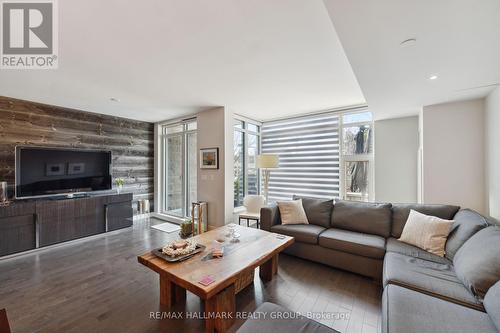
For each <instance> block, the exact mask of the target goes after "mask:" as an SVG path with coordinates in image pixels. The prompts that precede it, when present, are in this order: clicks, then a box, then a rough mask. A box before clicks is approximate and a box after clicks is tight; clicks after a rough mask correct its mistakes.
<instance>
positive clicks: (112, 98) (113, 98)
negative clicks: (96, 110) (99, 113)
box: [109, 97, 120, 103]
mask: <svg viewBox="0 0 500 333" xmlns="http://www.w3.org/2000/svg"><path fill="white" fill-rule="evenodd" d="M109 100H110V101H111V102H116V103H118V102H119V101H120V100H119V99H118V98H115V97H111V98H110V99H109Z"/></svg>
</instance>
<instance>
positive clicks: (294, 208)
mask: <svg viewBox="0 0 500 333" xmlns="http://www.w3.org/2000/svg"><path fill="white" fill-rule="evenodd" d="M277 204H278V208H279V210H280V215H281V224H284V225H286V224H309V221H308V220H307V215H306V212H305V211H304V207H303V206H302V199H299V200H293V201H278V202H277Z"/></svg>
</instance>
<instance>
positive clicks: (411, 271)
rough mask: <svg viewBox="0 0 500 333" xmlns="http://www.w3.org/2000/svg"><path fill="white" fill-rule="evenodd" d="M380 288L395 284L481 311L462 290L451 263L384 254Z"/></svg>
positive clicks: (472, 299) (467, 292) (481, 307)
mask: <svg viewBox="0 0 500 333" xmlns="http://www.w3.org/2000/svg"><path fill="white" fill-rule="evenodd" d="M383 284H384V286H387V285H388V284H396V285H399V286H403V287H406V288H409V289H413V290H416V291H419V292H422V293H425V294H429V295H431V296H434V297H438V298H441V299H444V300H447V301H449V302H453V303H457V304H461V305H464V306H468V307H471V308H475V309H479V310H483V306H482V305H481V302H479V301H478V300H477V299H476V298H475V297H474V295H473V294H472V293H471V292H469V290H467V288H465V286H464V285H463V284H462V282H461V281H460V280H459V279H458V277H457V276H456V274H455V272H454V271H453V265H452V263H451V262H449V263H448V264H440V263H436V262H432V261H428V260H422V259H418V258H413V257H408V256H405V255H402V254H399V253H392V252H388V253H386V255H385V260H384V270H383Z"/></svg>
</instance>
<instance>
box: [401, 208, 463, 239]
mask: <svg viewBox="0 0 500 333" xmlns="http://www.w3.org/2000/svg"><path fill="white" fill-rule="evenodd" d="M412 209H413V210H416V211H417V212H419V213H422V214H425V215H430V216H435V217H439V218H441V219H445V220H452V219H453V216H454V215H455V214H456V213H457V212H458V210H459V209H460V207H458V206H451V205H419V204H393V205H392V230H391V234H392V237H396V238H399V237H401V233H402V232H403V229H404V227H405V224H406V220H408V215H410V210H412Z"/></svg>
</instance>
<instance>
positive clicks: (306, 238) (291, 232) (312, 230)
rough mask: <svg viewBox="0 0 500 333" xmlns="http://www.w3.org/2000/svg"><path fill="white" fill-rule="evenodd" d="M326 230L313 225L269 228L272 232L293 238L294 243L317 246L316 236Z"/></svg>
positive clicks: (280, 225) (283, 225) (281, 225)
mask: <svg viewBox="0 0 500 333" xmlns="http://www.w3.org/2000/svg"><path fill="white" fill-rule="evenodd" d="M325 230H326V229H325V228H323V227H320V226H319V225H314V224H287V225H285V224H278V225H274V226H272V227H271V231H272V232H276V233H278V234H283V235H287V236H291V237H294V238H295V241H297V242H302V243H309V244H318V236H319V234H321V233H322V232H323V231H325Z"/></svg>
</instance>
